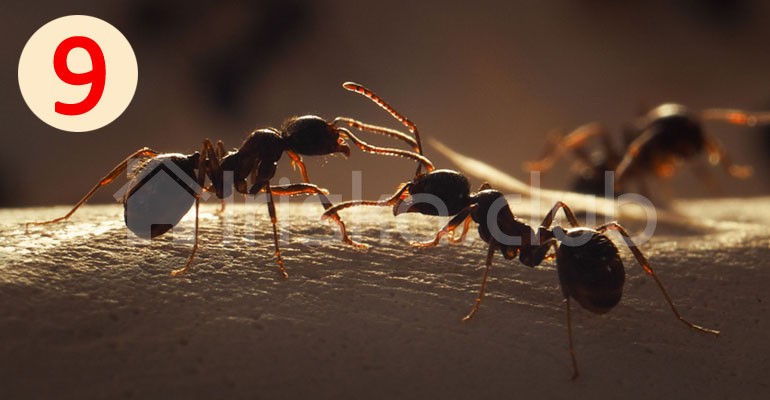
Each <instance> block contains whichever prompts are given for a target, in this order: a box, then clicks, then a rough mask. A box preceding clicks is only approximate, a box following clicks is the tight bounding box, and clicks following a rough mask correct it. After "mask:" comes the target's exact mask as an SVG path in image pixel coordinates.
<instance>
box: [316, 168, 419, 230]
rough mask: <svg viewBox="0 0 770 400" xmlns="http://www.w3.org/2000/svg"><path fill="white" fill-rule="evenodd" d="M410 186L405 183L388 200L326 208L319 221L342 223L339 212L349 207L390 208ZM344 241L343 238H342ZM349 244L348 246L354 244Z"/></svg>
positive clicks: (348, 203) (359, 201)
mask: <svg viewBox="0 0 770 400" xmlns="http://www.w3.org/2000/svg"><path fill="white" fill-rule="evenodd" d="M410 186H411V183H407V184H405V185H403V186H402V187H401V188H400V189H398V190H397V191H396V193H394V194H393V196H391V197H390V198H388V199H387V200H381V201H372V200H353V201H344V202H342V203H339V204H337V205H336V206H333V207H331V208H328V209H327V210H326V211H325V212H324V213H323V215H322V216H321V219H322V220H323V219H327V218H331V219H332V220H333V221H335V222H337V223H338V224H339V223H341V222H342V220H341V219H340V217H339V212H340V211H342V210H344V209H346V208H350V207H359V206H368V207H388V206H392V205H393V204H396V202H397V201H398V200H399V199H400V198H401V196H402V195H403V194H404V193H405V192H406V191H407V190H408V189H409V187H410ZM343 240H344V237H343ZM354 243H355V242H353V243H350V244H353V245H355V244H354Z"/></svg>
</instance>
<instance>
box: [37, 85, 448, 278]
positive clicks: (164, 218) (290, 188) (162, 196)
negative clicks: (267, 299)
mask: <svg viewBox="0 0 770 400" xmlns="http://www.w3.org/2000/svg"><path fill="white" fill-rule="evenodd" d="M343 87H344V88H346V89H348V90H351V91H354V92H356V93H361V92H362V91H366V92H369V91H368V89H365V88H363V87H362V86H361V85H357V84H354V83H349V82H348V83H345V84H343ZM367 97H369V98H372V97H370V96H367ZM378 104H380V103H378ZM380 105H382V104H380ZM340 124H344V125H348V126H350V127H354V128H356V129H359V130H364V131H369V132H374V133H379V134H383V135H386V136H390V137H393V138H396V139H399V140H403V141H405V142H406V143H408V144H409V145H410V146H412V147H413V148H419V147H420V144H419V139H413V138H412V137H411V136H409V135H406V134H404V133H402V132H399V131H397V130H394V129H390V128H385V127H381V126H375V125H369V124H365V123H363V122H360V121H357V120H354V119H352V118H347V117H337V118H335V119H334V120H332V121H326V120H324V119H323V118H320V117H317V116H313V115H306V116H301V117H292V118H290V119H288V120H287V121H286V122H285V123H284V125H283V127H282V128H281V129H276V128H264V129H258V130H255V131H254V132H252V133H251V134H249V136H248V137H247V138H246V139H245V140H244V141H243V143H242V144H241V146H240V147H239V148H237V149H235V150H232V151H230V152H228V153H225V150H224V145H223V144H222V142H221V141H220V142H217V144H216V145H213V144H212V143H211V141H209V140H208V139H206V140H204V141H203V146H202V149H201V150H200V151H199V152H197V151H196V152H194V153H192V154H186V155H185V154H177V153H167V154H160V153H158V152H156V151H154V150H151V149H149V148H146V147H145V148H142V149H139V150H137V151H135V152H134V153H132V154H131V155H130V156H128V157H127V158H126V159H125V160H123V161H122V162H121V163H119V164H118V165H117V166H115V168H113V169H112V171H110V172H109V173H108V174H107V175H106V176H104V177H103V178H102V179H101V180H100V181H99V183H97V184H96V185H95V186H94V187H93V188H92V189H91V190H90V191H89V192H88V193H86V195H85V196H84V197H83V198H82V199H81V200H80V201H79V202H78V203H77V204H76V205H75V206H74V207H73V208H72V210H70V211H69V212H68V213H67V214H66V215H64V216H63V217H60V218H56V219H53V220H50V221H44V222H30V223H28V224H27V228H29V226H30V225H47V224H53V223H56V222H60V221H65V220H67V219H69V217H70V216H72V214H74V213H75V211H76V210H77V209H78V208H80V206H82V205H83V204H85V202H86V201H88V199H90V198H91V197H92V196H93V195H94V194H95V193H96V191H97V190H99V189H100V188H101V187H102V186H105V185H107V184H109V183H110V182H112V181H114V180H115V179H116V178H117V177H118V176H120V175H121V174H123V173H125V172H126V170H127V168H128V166H129V163H130V162H131V161H132V160H133V159H134V158H137V157H144V158H146V160H145V161H144V162H141V163H139V165H138V166H137V167H136V168H134V171H132V172H131V173H130V174H129V185H128V189H127V191H126V192H125V193H124V195H123V205H124V216H125V222H126V226H127V227H128V228H129V229H130V230H131V231H132V232H134V233H135V234H136V235H137V236H139V237H142V238H147V239H151V238H155V237H158V236H160V235H162V234H164V233H166V232H168V231H169V230H170V229H171V228H172V227H174V226H175V225H177V224H178V223H179V221H180V220H181V219H182V217H184V215H185V214H187V212H188V211H189V210H190V207H192V205H193V203H194V204H195V240H194V244H193V249H192V252H191V254H190V256H189V258H188V260H187V264H185V266H184V267H183V268H181V269H177V270H174V271H172V275H180V274H183V273H185V272H186V271H187V270H188V269H189V268H190V265H191V264H192V261H193V258H194V257H195V254H196V252H197V250H198V219H199V218H198V209H199V203H200V199H201V195H202V192H203V191H206V192H213V193H215V194H216V196H217V198H220V199H224V198H226V197H229V196H230V195H232V188H231V187H230V185H229V184H228V185H225V183H226V182H225V172H232V174H233V182H232V186H234V187H235V190H236V191H238V192H239V193H242V194H247V195H256V194H257V193H260V192H264V193H265V194H266V195H267V196H266V197H267V207H268V211H269V214H270V220H271V223H272V226H273V242H274V245H275V255H276V258H277V262H278V266H279V268H280V271H281V273H282V274H283V276H284V277H288V274H287V273H286V269H285V268H284V264H283V258H282V257H281V251H280V247H279V245H278V228H277V217H276V212H275V204H274V200H273V195H275V196H292V195H299V194H311V195H317V196H319V198H320V200H321V202H322V204H323V206H324V208H325V209H329V208H330V207H331V206H332V203H331V201H329V199H328V198H327V197H326V195H327V194H328V191H326V190H325V189H321V188H319V187H318V186H316V185H313V184H311V183H310V181H309V179H308V176H307V171H306V169H305V165H304V164H303V162H302V158H301V156H303V155H308V156H314V155H330V154H335V153H342V154H344V155H345V156H349V155H350V148H349V147H348V145H347V144H346V140H350V141H351V142H353V143H354V144H355V145H356V146H357V147H358V148H360V149H361V150H362V151H365V152H369V153H374V154H380V155H388V156H400V157H406V158H410V159H412V160H414V161H417V162H418V163H419V164H420V166H423V165H424V166H425V167H426V168H428V169H432V168H433V165H432V164H431V162H430V161H429V160H428V159H427V158H425V157H423V156H421V155H419V154H416V153H413V152H411V151H405V150H399V149H393V148H385V147H377V146H372V145H369V144H368V143H366V142H364V141H362V140H361V139H359V138H358V137H357V136H355V135H354V134H353V133H352V132H350V130H348V129H346V128H344V127H340V126H338V125H340ZM284 153H286V154H288V155H289V157H291V159H292V164H293V165H295V166H296V167H299V170H300V173H301V175H302V178H303V180H304V182H303V183H293V184H286V185H271V184H270V181H271V179H272V178H273V177H274V176H275V173H276V165H277V162H278V160H280V158H281V156H282V155H283V154H284ZM419 169H420V167H418V171H419ZM161 171H163V172H165V174H166V175H167V176H168V177H170V178H171V179H172V180H173V182H175V183H176V184H173V183H171V182H169V181H168V180H167V179H155V178H156V176H157V175H158V174H159V173H160V172H161ZM196 171H197V173H196ZM207 178H208V181H210V185H208V186H205V185H206V182H207ZM247 179H249V182H250V183H247ZM223 204H224V203H223ZM329 218H331V219H332V220H333V221H334V222H336V223H337V224H338V226H339V229H340V232H341V234H342V239H343V241H345V242H347V243H350V244H352V245H356V243H354V242H353V241H352V240H350V239H349V238H348V236H347V233H346V230H345V224H344V222H343V221H342V220H341V219H340V218H339V217H338V216H336V215H331V216H330V217H329Z"/></svg>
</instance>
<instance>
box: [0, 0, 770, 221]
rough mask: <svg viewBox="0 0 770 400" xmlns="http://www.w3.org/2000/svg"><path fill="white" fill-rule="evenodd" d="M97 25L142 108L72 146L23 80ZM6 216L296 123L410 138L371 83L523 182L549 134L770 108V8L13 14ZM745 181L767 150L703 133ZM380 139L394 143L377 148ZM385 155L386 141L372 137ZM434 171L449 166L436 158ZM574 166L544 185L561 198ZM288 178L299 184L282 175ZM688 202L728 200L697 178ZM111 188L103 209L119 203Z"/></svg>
mask: <svg viewBox="0 0 770 400" xmlns="http://www.w3.org/2000/svg"><path fill="white" fill-rule="evenodd" d="M70 14H88V15H92V16H95V17H99V18H102V19H104V20H106V21H107V22H109V23H111V24H113V25H114V26H115V27H117V28H118V29H119V30H121V31H122V32H123V34H124V35H125V36H126V37H127V38H128V40H129V42H130V43H131V44H132V46H133V48H134V51H135V53H136V56H137V60H138V64H139V84H138V87H137V90H136V95H135V97H134V100H133V102H132V103H131V105H130V106H129V107H128V109H127V110H126V112H125V113H124V114H123V115H122V116H121V117H120V118H119V119H117V120H116V121H115V122H113V123H112V124H110V125H108V126H106V127H104V128H101V129H99V130H97V131H94V132H90V133H68V132H61V131H58V130H56V129H54V128H51V127H49V126H48V125H46V124H45V123H43V122H42V121H40V120H38V119H37V117H35V116H34V115H33V114H32V112H31V111H29V109H28V108H27V107H26V105H25V104H24V101H23V99H22V97H21V94H20V92H19V88H18V81H17V68H18V59H19V56H20V54H21V50H22V48H23V46H24V44H25V43H26V41H27V39H28V38H29V37H30V36H31V35H32V34H33V33H34V32H35V31H36V30H37V29H38V28H40V27H41V26H42V25H44V24H45V23H47V22H49V21H51V20H53V19H55V18H58V17H61V16H64V15H70ZM0 16H1V18H2V23H0V32H2V35H3V40H2V41H0V55H2V59H3V60H5V62H4V63H3V64H2V66H0V68H1V70H0V76H2V81H1V82H2V84H1V85H0V120H1V121H2V146H0V205H6V206H11V205H13V206H32V205H48V204H72V203H74V202H76V201H77V200H78V199H79V198H80V197H81V196H82V195H83V194H84V193H85V192H86V191H87V190H88V189H89V188H90V187H91V185H93V184H94V183H95V182H96V181H97V180H98V179H99V178H100V177H101V176H103V175H104V173H106V171H108V170H109V169H111V168H112V167H113V166H114V165H115V164H116V163H117V162H118V161H120V160H122V159H123V157H125V156H126V155H127V154H129V153H130V152H132V151H133V150H135V149H137V148H139V147H142V146H149V147H152V148H154V149H156V150H159V151H163V152H192V151H195V150H197V149H198V148H199V147H200V143H201V140H202V139H203V138H207V137H208V138H212V139H222V140H224V141H225V144H226V145H227V147H228V148H231V147H234V146H237V145H238V144H240V142H241V140H242V139H243V138H244V137H245V135H246V134H247V133H248V132H249V131H250V130H252V129H253V128H256V127H265V126H279V125H280V124H281V122H282V121H283V120H284V119H285V118H287V117H289V116H291V115H297V114H299V115H301V114H310V113H312V114H318V115H321V116H324V117H327V118H332V117H334V116H338V115H344V116H351V117H355V118H359V119H362V120H365V121H368V122H372V123H378V124H387V125H388V126H392V127H399V126H398V124H397V123H395V121H394V120H392V119H390V118H389V117H388V116H387V115H386V114H385V113H384V112H382V111H381V110H380V109H379V108H377V107H375V106H374V105H373V104H371V103H370V102H368V101H367V100H365V99H363V98H361V97H359V96H357V95H354V94H350V93H348V92H346V91H344V90H343V89H342V88H341V87H340V84H341V83H342V82H343V81H347V80H353V81H356V82H359V83H362V84H365V85H366V86H368V87H370V88H371V89H373V90H374V91H376V92H377V93H379V94H380V95H381V96H383V97H384V98H385V99H387V100H388V101H390V102H391V103H392V104H393V105H394V106H395V107H396V108H397V109H399V110H401V111H402V112H403V113H404V114H406V115H407V116H409V117H410V118H411V119H412V120H413V121H415V122H416V123H417V124H418V126H419V127H420V129H421V132H422V133H423V135H425V136H426V137H434V138H437V139H439V140H441V141H443V142H445V143H446V144H448V145H449V146H450V147H453V148H455V149H458V150H460V151H462V152H463V153H465V154H467V155H470V156H473V157H477V158H482V159H485V160H486V161H488V162H489V163H491V164H493V165H494V166H496V167H499V168H501V169H503V170H506V171H510V172H511V173H512V174H513V175H514V176H516V177H518V178H520V179H526V177H527V175H526V174H525V173H524V172H522V170H521V167H520V165H521V162H522V161H525V160H528V159H531V158H532V157H534V156H536V155H537V154H539V153H540V151H541V148H542V146H543V143H544V141H545V134H546V133H547V132H548V131H549V130H551V129H554V128H563V129H570V128H574V127H576V126H577V125H579V124H582V123H585V122H589V121H595V120H598V121H602V122H605V123H606V124H608V125H609V126H610V127H611V128H612V129H613V130H614V133H615V134H616V135H617V134H619V129H620V127H621V124H622V123H624V122H627V121H629V120H631V119H632V118H633V117H634V116H636V115H637V114H638V113H639V112H640V110H641V109H643V108H644V107H645V106H651V105H655V104H657V103H660V102H663V101H676V102H680V103H683V104H685V105H688V106H690V107H692V108H694V109H701V108H707V107H737V108H746V109H752V110H757V109H763V108H765V109H770V81H769V80H768V79H767V73H768V71H770V52H769V51H767V46H768V43H769V41H768V39H770V28H768V24H767V21H768V17H770V3H768V2H763V1H759V0H754V1H751V0H744V1H718V0H710V1H696V0H677V1H644V2H641V1H637V2H634V1H628V2H616V1H600V0H582V1H556V2H529V1H494V2H491V1H477V2H472V3H471V2H464V1H421V2H410V1H388V2H354V1H344V0H337V1H328V2H321V1H301V0H288V1H279V0H275V1H273V0H269V1H245V0H222V1H217V2H209V1H195V0H192V1H191V0H184V1H182V0H174V1H165V2H155V1H147V0H142V1H95V0H92V1H68V2H54V1H17V0H6V1H3V2H2V3H0ZM707 129H708V131H709V132H710V133H711V134H713V135H714V136H716V137H717V138H718V139H719V140H720V141H722V142H723V143H724V144H725V145H726V147H727V148H728V150H729V151H730V153H731V155H732V156H733V159H734V160H735V161H736V162H738V163H747V164H752V165H753V166H754V167H755V170H756V174H755V176H754V177H753V178H752V179H751V180H750V181H736V180H732V179H729V178H727V177H725V175H724V173H723V172H722V171H721V170H719V169H716V168H714V169H713V173H714V175H715V176H716V177H717V178H718V180H719V181H720V183H721V186H722V189H723V190H722V192H721V195H727V196H749V195H763V194H765V195H766V194H768V192H769V190H768V186H769V185H768V177H769V176H770V175H769V174H768V173H767V172H766V170H767V166H768V163H770V159H769V158H768V156H767V155H768V153H769V152H770V150H769V149H768V147H770V146H768V143H767V142H768V141H770V140H769V139H768V135H767V133H763V132H762V131H761V130H759V129H749V128H742V127H731V126H726V125H725V124H720V123H711V124H708V125H707ZM377 139H379V138H377ZM372 141H373V142H377V143H387V142H382V141H381V140H374V139H373V140H372ZM427 155H428V156H429V157H432V158H433V160H434V162H435V163H436V164H437V165H438V166H439V167H450V166H451V165H449V164H448V163H447V161H446V160H444V159H443V158H441V157H439V156H437V155H436V152H435V151H434V150H433V149H431V148H427ZM307 164H308V168H309V173H310V177H311V179H312V180H313V181H314V182H316V183H318V184H319V185H320V186H323V187H326V188H329V189H330V190H331V191H332V192H333V193H337V194H341V195H342V196H343V197H345V198H347V197H348V196H350V193H351V183H350V182H351V179H350V174H351V171H356V170H360V171H363V178H364V182H365V183H364V187H363V195H364V197H369V198H371V197H379V196H380V195H381V194H383V193H389V192H391V191H392V190H393V188H394V187H395V186H396V185H397V184H398V183H399V182H401V181H404V180H406V179H409V178H410V177H411V174H412V173H413V170H414V165H413V164H412V163H411V162H408V161H405V160H401V159H392V158H378V157H375V156H372V155H368V154H362V153H360V152H358V151H355V150H354V152H353V156H352V157H351V159H349V160H344V159H343V158H341V157H333V158H316V159H313V160H308V163H307ZM568 167H569V165H568V163H565V162H563V163H561V164H560V165H559V166H558V167H557V170H556V171H560V172H561V173H552V174H550V175H548V176H546V177H545V178H544V185H545V186H549V187H563V186H564V184H565V182H566V176H560V175H564V174H567V173H568ZM280 168H281V169H279V173H278V176H277V177H281V176H288V177H290V178H291V179H292V180H294V181H297V180H299V176H298V174H296V173H294V172H292V171H291V169H290V167H289V165H288V163H287V162H285V160H283V161H282V166H281V167H280ZM672 186H673V187H674V188H673V190H674V193H675V194H676V195H678V196H709V195H713V193H711V192H709V191H708V190H705V189H704V188H703V187H701V186H700V185H699V184H697V182H694V179H693V174H692V173H691V172H690V171H688V170H686V169H685V170H683V171H681V172H680V174H679V176H678V178H676V180H675V185H672ZM118 188H119V185H115V186H114V188H109V189H107V190H105V191H104V193H101V194H100V195H99V196H97V197H96V198H95V199H94V201H95V202H97V201H111V195H112V193H113V192H114V191H116V190H117V189H118Z"/></svg>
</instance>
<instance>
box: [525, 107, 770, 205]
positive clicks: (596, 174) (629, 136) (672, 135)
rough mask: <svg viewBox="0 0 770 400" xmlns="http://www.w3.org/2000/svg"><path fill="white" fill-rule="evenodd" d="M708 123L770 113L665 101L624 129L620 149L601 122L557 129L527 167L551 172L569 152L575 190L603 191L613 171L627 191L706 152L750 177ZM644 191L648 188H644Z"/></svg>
mask: <svg viewBox="0 0 770 400" xmlns="http://www.w3.org/2000/svg"><path fill="white" fill-rule="evenodd" d="M704 121H723V122H727V123H730V124H735V125H745V126H754V125H757V124H767V123H770V113H763V112H747V111H742V110H735V109H706V110H703V111H701V112H700V113H696V112H693V111H691V110H689V109H688V108H686V107H685V106H683V105H680V104H674V103H665V104H661V105H659V106H657V107H655V108H653V109H652V110H650V111H649V112H647V114H646V115H644V116H643V117H641V118H639V119H638V120H637V121H636V122H635V123H634V124H632V125H629V126H626V127H625V128H624V130H623V148H622V149H620V150H619V149H617V148H615V147H614V146H613V144H612V141H611V140H610V138H609V133H608V131H607V129H606V127H605V126H604V125H602V124H600V123H589V124H586V125H582V126H580V127H578V128H577V129H575V130H574V131H572V132H570V133H569V134H567V135H566V136H561V134H559V133H558V132H554V133H552V134H550V135H549V139H548V141H549V143H548V145H547V146H546V149H545V151H544V155H543V156H542V157H541V158H540V159H539V160H537V161H532V162H528V163H525V164H524V169H525V170H527V171H541V172H545V171H548V170H550V169H551V168H552V167H553V165H554V163H555V162H556V161H557V160H558V159H559V158H560V157H562V156H563V155H564V154H565V153H566V152H567V151H568V150H571V151H572V153H573V154H574V155H575V157H576V158H577V159H578V165H579V168H578V170H579V173H578V177H577V179H576V180H575V181H574V182H573V183H572V187H571V189H572V190H573V191H576V192H580V193H588V194H594V195H603V194H605V190H606V189H605V176H604V175H605V172H606V171H614V173H615V178H616V179H615V182H614V191H615V192H616V193H621V192H623V191H627V187H628V184H629V182H631V181H636V182H637V183H638V185H640V186H641V187H642V189H644V186H643V185H644V181H643V179H642V178H643V177H644V176H645V175H654V176H655V177H657V178H669V177H671V176H672V175H673V173H674V171H675V170H676V168H677V166H678V164H680V163H681V162H683V161H685V160H688V159H691V158H693V157H695V156H697V155H699V154H702V153H704V152H705V153H707V154H708V157H709V161H710V162H711V163H712V164H721V166H722V167H723V168H724V170H725V171H726V172H727V173H728V174H729V175H730V176H733V177H735V178H741V179H745V178H748V177H749V176H750V175H751V173H752V169H751V167H748V166H740V165H734V164H733V163H732V160H731V159H730V157H729V156H728V154H727V152H726V151H725V149H724V148H723V147H722V146H721V145H720V144H719V143H718V142H717V140H716V139H714V138H713V137H710V136H708V135H706V133H705V132H704V130H703V127H702V122H704ZM591 138H598V140H599V141H600V144H599V149H598V150H597V151H596V152H594V153H590V152H588V151H586V149H585V146H586V144H587V142H588V141H589V140H590V139H591ZM696 172H698V176H699V177H700V178H701V180H704V181H706V182H708V181H709V179H708V177H707V176H706V175H705V174H704V172H705V171H696ZM642 191H646V190H642Z"/></svg>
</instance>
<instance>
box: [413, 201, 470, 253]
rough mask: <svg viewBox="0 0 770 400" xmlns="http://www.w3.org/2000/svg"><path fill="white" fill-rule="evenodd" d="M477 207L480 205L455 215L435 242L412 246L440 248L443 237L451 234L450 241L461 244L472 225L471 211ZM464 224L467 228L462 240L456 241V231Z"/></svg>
mask: <svg viewBox="0 0 770 400" xmlns="http://www.w3.org/2000/svg"><path fill="white" fill-rule="evenodd" d="M475 207H478V204H474V205H472V206H469V207H466V208H464V209H463V210H462V211H460V212H459V213H457V215H455V216H454V217H453V218H452V219H451V220H449V223H447V224H446V226H445V227H443V228H442V229H441V230H440V231H438V233H436V237H435V238H434V239H433V240H430V241H427V242H412V246H416V247H422V248H427V247H436V246H438V244H439V241H440V240H441V237H442V236H444V235H446V234H450V239H449V241H450V242H453V243H459V242H460V241H462V240H463V238H464V237H465V233H466V232H467V229H468V224H470V221H471V215H470V214H471V210H473V209H474V208H475ZM463 223H464V224H465V228H464V231H463V234H462V236H461V237H460V239H454V232H455V229H456V228H457V226H458V225H460V224H463Z"/></svg>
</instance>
